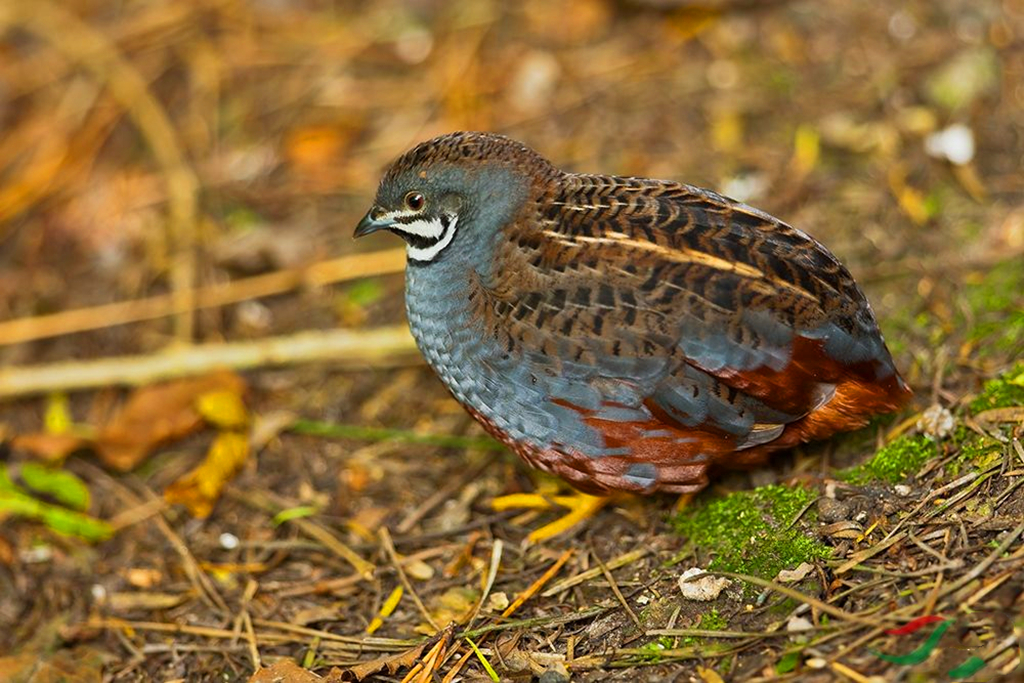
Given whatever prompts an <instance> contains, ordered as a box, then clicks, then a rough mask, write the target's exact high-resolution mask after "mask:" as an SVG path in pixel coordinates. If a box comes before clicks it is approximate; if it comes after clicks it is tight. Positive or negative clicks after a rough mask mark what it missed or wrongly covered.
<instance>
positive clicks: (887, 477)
mask: <svg viewBox="0 0 1024 683" xmlns="http://www.w3.org/2000/svg"><path fill="white" fill-rule="evenodd" d="M936 453H937V448H936V446H935V442H934V441H932V440H931V439H929V438H928V437H926V436H922V435H915V436H901V437H899V438H898V439H896V440H894V441H893V442H892V443H890V444H888V445H886V446H885V447H883V448H881V449H880V450H879V451H878V452H877V453H875V455H874V456H873V457H872V458H871V459H870V460H868V461H867V462H866V463H864V464H863V465H858V466H857V467H853V468H851V469H848V470H843V471H842V472H839V473H838V476H839V478H840V479H843V480H845V481H848V482H850V483H852V484H866V483H868V482H870V481H879V480H880V481H887V482H889V483H890V484H896V483H899V482H901V481H903V480H904V479H906V478H907V477H908V476H910V475H912V474H914V473H916V472H917V471H918V470H919V469H921V466H922V465H924V463H925V462H927V461H928V460H929V459H930V458H933V457H935V455H936Z"/></svg>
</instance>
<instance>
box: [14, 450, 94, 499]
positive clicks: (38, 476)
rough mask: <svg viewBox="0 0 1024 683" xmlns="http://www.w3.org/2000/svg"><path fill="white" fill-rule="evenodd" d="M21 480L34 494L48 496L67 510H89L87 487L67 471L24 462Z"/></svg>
mask: <svg viewBox="0 0 1024 683" xmlns="http://www.w3.org/2000/svg"><path fill="white" fill-rule="evenodd" d="M21 480H22V481H23V482H25V485H26V486H27V487H28V488H30V489H32V490H33V491H35V492H36V493H42V494H44V495H47V496H50V497H51V498H54V499H55V500H57V501H59V502H61V503H63V504H64V505H67V506H68V507H69V508H72V509H74V510H88V509H89V502H90V500H91V497H90V495H89V487H88V486H86V485H85V483H84V482H83V481H82V480H81V479H79V478H78V477H77V476H75V475H74V474H73V473H71V472H68V471H67V470H62V469H57V468H54V467H47V466H46V465H41V464H39V463H35V462H26V463H25V464H23V465H22V466H21Z"/></svg>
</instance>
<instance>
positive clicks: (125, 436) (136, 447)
mask: <svg viewBox="0 0 1024 683" xmlns="http://www.w3.org/2000/svg"><path fill="white" fill-rule="evenodd" d="M219 391H226V392H233V393H235V394H237V395H241V394H242V393H243V392H244V391H245V382H244V381H243V380H242V378H241V377H239V376H238V375H236V374H234V373H231V372H218V373H214V374H211V375H207V376H205V377H198V378H191V379H183V380H177V381H174V382H167V383H165V384H156V385H153V386H149V387H143V388H141V389H138V390H137V391H135V392H134V393H133V394H132V395H131V396H130V397H129V398H128V401H127V402H126V403H125V405H124V407H123V408H122V409H121V410H120V412H118V413H117V415H115V416H114V418H113V419H112V420H111V421H110V422H109V423H108V424H107V425H106V426H105V427H103V428H102V429H101V430H100V433H99V435H98V436H97V437H96V439H95V444H94V448H95V450H96V453H97V455H99V457H100V459H101V460H102V461H103V463H104V464H106V465H108V466H110V467H113V468H115V469H118V470H121V471H128V470H131V469H133V468H134V467H135V466H137V465H138V464H139V463H140V462H142V460H143V458H145V457H146V456H147V455H148V454H149V453H150V452H151V451H152V450H153V449H154V448H156V447H157V446H158V445H160V444H162V443H165V442H167V441H171V440H173V439H179V438H181V437H183V436H186V435H188V434H190V433H192V432H193V431H195V430H197V429H199V427H200V426H201V425H202V423H203V418H202V416H201V415H200V413H199V410H198V408H197V407H196V402H197V400H198V399H199V397H201V396H203V395H205V394H210V393H213V392H219Z"/></svg>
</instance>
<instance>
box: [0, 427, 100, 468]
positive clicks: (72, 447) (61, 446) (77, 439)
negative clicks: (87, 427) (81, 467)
mask: <svg viewBox="0 0 1024 683" xmlns="http://www.w3.org/2000/svg"><path fill="white" fill-rule="evenodd" d="M11 446H12V447H13V448H14V449H15V450H18V451H24V452H25V453H30V454H32V455H34V456H36V457H37V458H39V459H41V460H45V461H46V462H51V463H59V462H61V461H63V460H64V459H65V458H67V457H68V456H69V455H71V454H72V453H74V452H75V451H80V450H85V449H88V448H91V447H92V442H91V441H90V440H89V439H87V438H85V437H83V436H75V435H74V434H48V433H46V432H35V433H32V434H19V435H18V436H15V437H14V438H13V439H11Z"/></svg>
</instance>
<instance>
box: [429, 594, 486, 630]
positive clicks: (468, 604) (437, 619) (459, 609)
mask: <svg viewBox="0 0 1024 683" xmlns="http://www.w3.org/2000/svg"><path fill="white" fill-rule="evenodd" d="M479 598H480V592H479V591H477V590H475V589H473V588H466V587H455V588H449V589H448V590H446V591H445V592H444V593H442V594H441V595H439V596H437V597H436V598H434V600H433V601H432V604H431V605H430V608H429V609H430V616H431V617H432V618H433V620H434V623H436V624H447V623H449V622H452V621H454V622H456V623H460V624H461V623H462V622H463V620H465V619H467V618H468V617H469V615H470V614H472V613H473V608H474V607H475V606H476V601H477V600H478V599H479ZM415 631H416V632H417V633H424V634H427V635H433V633H434V629H433V628H432V627H431V626H430V625H429V624H420V625H419V626H417V627H416V629H415Z"/></svg>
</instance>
